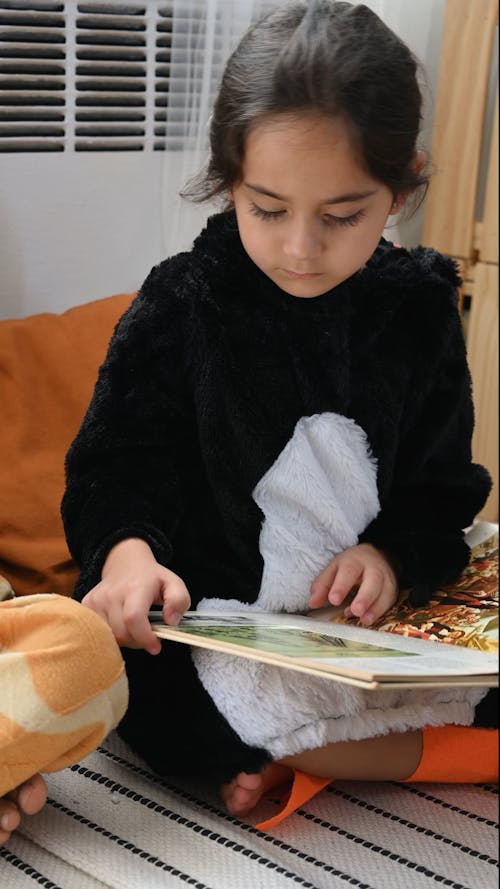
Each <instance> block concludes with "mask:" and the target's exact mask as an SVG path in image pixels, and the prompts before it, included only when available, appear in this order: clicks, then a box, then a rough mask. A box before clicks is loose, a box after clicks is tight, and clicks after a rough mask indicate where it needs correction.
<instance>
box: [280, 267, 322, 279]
mask: <svg viewBox="0 0 500 889" xmlns="http://www.w3.org/2000/svg"><path fill="white" fill-rule="evenodd" d="M283 271H284V273H285V275H289V277H290V278H303V279H304V280H305V279H307V278H319V277H320V275H321V273H320V272H294V270H293V269H283Z"/></svg>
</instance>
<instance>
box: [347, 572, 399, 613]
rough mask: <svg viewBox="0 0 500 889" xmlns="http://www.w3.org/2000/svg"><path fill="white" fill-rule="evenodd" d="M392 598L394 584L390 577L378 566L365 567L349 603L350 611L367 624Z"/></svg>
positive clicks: (388, 604)
mask: <svg viewBox="0 0 500 889" xmlns="http://www.w3.org/2000/svg"><path fill="white" fill-rule="evenodd" d="M394 599H395V585H394V583H393V582H392V579H391V578H389V577H388V576H387V575H386V574H385V573H384V572H383V571H380V570H379V569H378V568H371V569H367V570H366V571H365V574H364V576H363V582H362V583H361V585H360V587H359V590H358V592H357V594H356V596H355V597H354V599H353V601H352V602H351V604H350V608H351V612H352V614H353V615H355V617H358V618H359V620H360V621H361V623H363V624H364V625H365V626H368V625H369V624H371V623H373V621H374V620H376V619H377V618H378V617H380V615H381V614H383V612H384V611H386V610H387V608H388V607H390V605H392V604H393V602H394Z"/></svg>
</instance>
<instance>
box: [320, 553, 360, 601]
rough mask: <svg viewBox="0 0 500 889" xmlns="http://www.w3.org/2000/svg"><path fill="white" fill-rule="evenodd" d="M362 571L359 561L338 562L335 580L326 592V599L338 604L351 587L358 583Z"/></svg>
mask: <svg viewBox="0 0 500 889" xmlns="http://www.w3.org/2000/svg"><path fill="white" fill-rule="evenodd" d="M362 571H363V569H362V566H361V565H360V563H359V562H347V561H345V562H341V563H339V568H338V571H337V574H336V577H335V580H334V582H333V584H332V586H331V587H330V590H329V593H328V599H329V601H330V602H331V603H332V605H340V604H341V602H343V601H344V599H345V597H346V596H347V595H348V594H349V593H350V592H351V590H352V588H353V587H355V586H357V585H358V584H359V583H360V580H361V575H362Z"/></svg>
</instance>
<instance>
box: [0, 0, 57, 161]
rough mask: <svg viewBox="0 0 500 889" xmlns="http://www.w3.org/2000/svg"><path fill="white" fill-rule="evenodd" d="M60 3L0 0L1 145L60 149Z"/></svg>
mask: <svg viewBox="0 0 500 889" xmlns="http://www.w3.org/2000/svg"><path fill="white" fill-rule="evenodd" d="M65 80H66V34H65V20H64V4H63V3H55V2H54V3H50V2H47V3H34V2H15V0H13V2H3V3H2V2H0V150H2V151H62V150H63V149H64V137H65V85H66V84H65Z"/></svg>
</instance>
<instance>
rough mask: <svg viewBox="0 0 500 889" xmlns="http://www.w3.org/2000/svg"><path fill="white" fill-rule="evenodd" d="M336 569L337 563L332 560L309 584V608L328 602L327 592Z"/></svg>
mask: <svg viewBox="0 0 500 889" xmlns="http://www.w3.org/2000/svg"><path fill="white" fill-rule="evenodd" d="M337 571H338V563H337V562H336V561H335V560H334V561H333V562H330V564H329V565H327V567H326V568H325V569H324V570H323V571H322V572H321V574H319V575H318V577H317V578H316V579H315V580H313V582H312V584H311V596H310V598H309V604H310V606H311V608H319V607H320V606H321V605H326V603H327V602H328V593H329V591H330V588H331V586H332V584H333V581H334V580H335V577H336V574H337Z"/></svg>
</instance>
